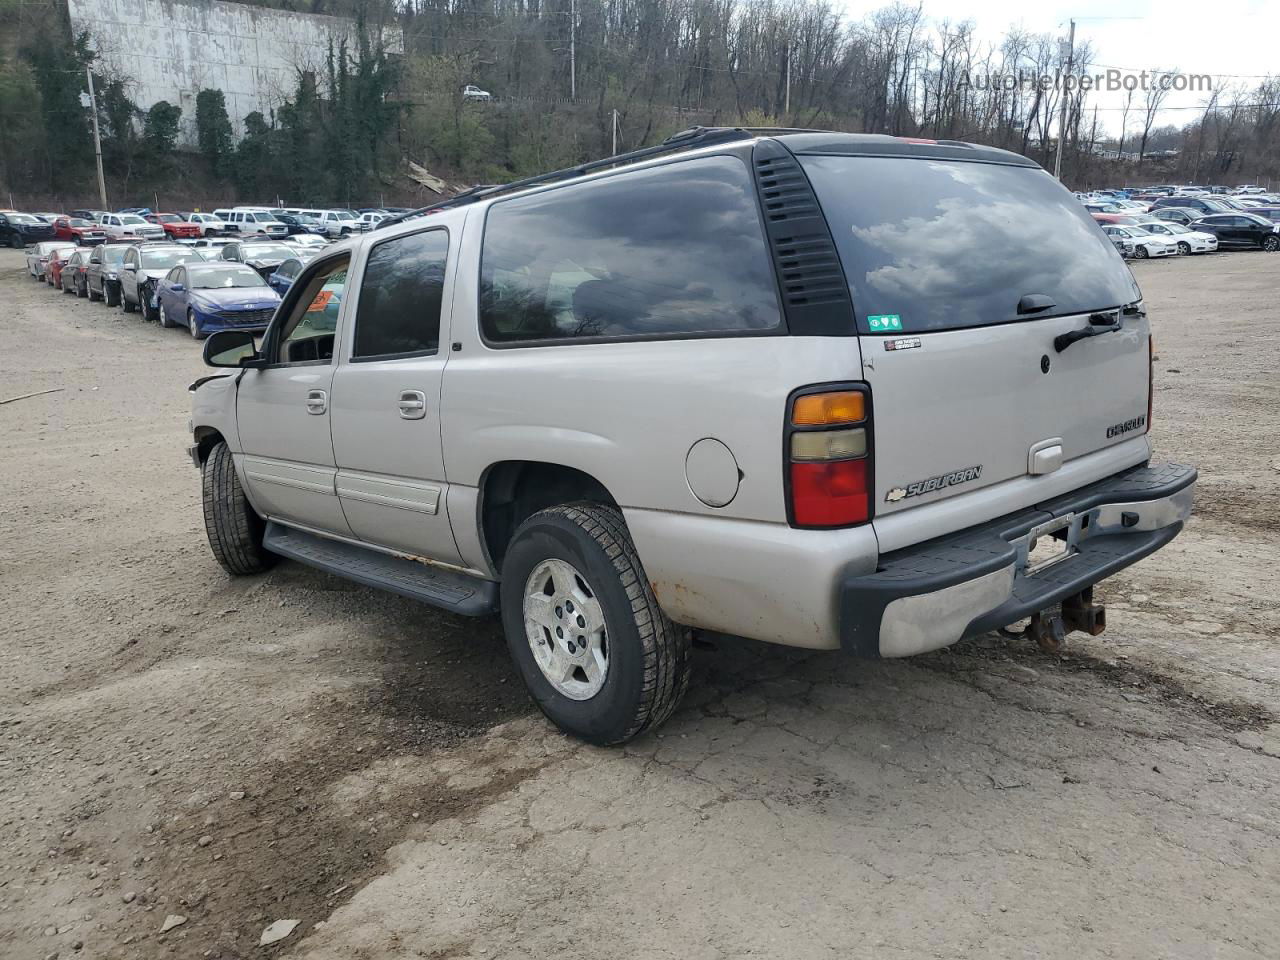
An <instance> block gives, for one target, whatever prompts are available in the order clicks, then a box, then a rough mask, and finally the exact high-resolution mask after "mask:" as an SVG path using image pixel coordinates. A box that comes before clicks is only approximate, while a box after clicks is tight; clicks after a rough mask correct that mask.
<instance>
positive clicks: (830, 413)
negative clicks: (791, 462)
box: [791, 390, 867, 427]
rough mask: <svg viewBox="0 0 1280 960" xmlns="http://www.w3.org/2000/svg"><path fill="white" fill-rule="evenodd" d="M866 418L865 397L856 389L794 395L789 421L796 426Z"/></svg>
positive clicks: (819, 424)
mask: <svg viewBox="0 0 1280 960" xmlns="http://www.w3.org/2000/svg"><path fill="white" fill-rule="evenodd" d="M866 418H867V404H866V398H865V397H864V396H863V395H862V394H861V393H859V392H857V391H856V390H841V391H839V392H838V393H810V394H808V395H806V396H803V397H796V399H795V402H794V403H792V405H791V422H792V423H793V424H794V425H795V426H797V427H821V426H827V425H828V424H835V423H858V422H860V421H862V420H865V419H866Z"/></svg>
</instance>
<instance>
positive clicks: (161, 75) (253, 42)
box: [67, 0, 403, 144]
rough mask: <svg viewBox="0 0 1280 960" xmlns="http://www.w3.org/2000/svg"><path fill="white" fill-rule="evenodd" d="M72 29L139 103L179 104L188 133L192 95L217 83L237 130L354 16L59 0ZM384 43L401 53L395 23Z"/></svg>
mask: <svg viewBox="0 0 1280 960" xmlns="http://www.w3.org/2000/svg"><path fill="white" fill-rule="evenodd" d="M67 7H68V10H69V12H70V15H71V26H72V30H73V31H74V32H75V33H77V34H79V33H80V32H81V31H88V32H89V35H90V36H91V37H92V38H93V46H94V49H96V50H97V51H98V54H99V55H100V56H101V57H102V60H103V62H104V64H105V66H106V67H107V72H109V73H114V74H116V75H119V76H121V77H125V78H128V87H129V95H130V97H132V98H133V100H134V101H135V102H136V103H137V104H138V106H140V107H141V108H142V109H143V110H146V109H147V108H148V107H150V106H151V105H152V104H154V103H156V102H157V101H160V100H168V101H169V102H170V103H173V104H177V105H178V106H180V107H181V108H182V129H183V140H184V141H185V142H186V143H188V144H190V143H194V142H195V118H196V94H197V93H199V92H200V91H201V90H202V89H205V88H211V89H215V90H221V91H222V92H223V94H224V95H225V96H226V100H227V113H228V114H229V115H230V117H231V125H232V127H233V128H234V130H235V134H236V136H237V137H239V136H241V135H242V133H243V132H244V118H245V115H246V114H249V113H252V112H253V111H254V110H259V111H261V112H262V113H263V115H264V116H269V111H270V110H271V109H272V108H274V107H276V106H277V105H279V103H280V102H281V101H282V100H284V99H285V98H287V97H288V96H290V95H291V94H292V93H293V92H294V90H295V89H296V88H297V84H298V74H299V72H300V71H306V70H310V71H314V72H315V73H316V75H317V78H323V77H324V75H325V60H326V57H327V56H328V51H329V41H330V39H332V41H333V44H334V47H335V49H336V47H337V45H338V42H339V40H340V39H342V38H343V37H348V38H349V40H348V48H349V49H350V50H352V51H354V50H355V48H356V43H355V22H354V21H352V20H349V19H346V18H344V17H325V16H315V15H311V14H302V13H286V12H284V11H280V10H268V9H264V8H262V7H249V6H245V5H243V4H239V3H222V2H219V0H67ZM383 36H384V41H383V42H384V44H385V46H386V48H387V49H388V50H389V51H391V52H395V53H400V52H403V40H402V37H401V35H400V32H399V30H398V29H394V30H387V31H385V32H384V34H383Z"/></svg>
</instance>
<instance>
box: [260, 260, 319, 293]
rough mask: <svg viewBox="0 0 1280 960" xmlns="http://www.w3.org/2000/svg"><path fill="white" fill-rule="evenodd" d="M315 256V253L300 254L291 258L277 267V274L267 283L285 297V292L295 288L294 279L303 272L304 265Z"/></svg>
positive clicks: (269, 278)
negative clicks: (292, 287)
mask: <svg viewBox="0 0 1280 960" xmlns="http://www.w3.org/2000/svg"><path fill="white" fill-rule="evenodd" d="M314 256H315V254H314V253H299V254H298V255H297V256H296V257H291V258H290V259H288V260H286V261H285V262H284V263H282V264H280V266H278V267H276V269H275V272H274V273H272V274H271V276H269V277H267V283H268V284H269V285H270V287H271V289H272V290H274V291H275V292H276V293H278V294H280V296H282V297H283V296H284V294H285V291H286V290H288V289H289V288H290V287H291V286H293V281H294V279H295V278H296V277H297V276H298V274H299V273H301V272H302V266H303V264H305V263H306V262H307V261H308V260H310V259H311V258H312V257H314Z"/></svg>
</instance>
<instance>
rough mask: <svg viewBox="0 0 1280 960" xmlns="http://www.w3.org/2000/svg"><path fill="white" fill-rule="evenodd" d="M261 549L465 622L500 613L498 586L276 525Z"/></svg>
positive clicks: (270, 529) (272, 523) (488, 581)
mask: <svg viewBox="0 0 1280 960" xmlns="http://www.w3.org/2000/svg"><path fill="white" fill-rule="evenodd" d="M262 545H263V547H265V548H266V549H267V550H270V551H271V552H272V553H278V554H280V556H282V557H288V558H289V559H291V560H297V561H298V562H299V563H305V564H307V565H308V566H312V567H317V568H318V569H320V570H324V571H325V572H327V573H334V574H337V575H338V576H340V577H345V578H346V579H348V580H354V581H356V582H357V583H363V584H365V585H366V586H370V587H377V588H378V589H380V590H389V591H391V592H392V593H398V594H400V595H401V596H402V597H409V598H410V599H412V600H421V601H423V602H424V603H429V604H431V605H432V606H436V607H442V608H443V609H445V610H450V611H452V612H454V613H460V614H462V615H464V616H468V617H480V616H484V615H485V614H489V613H493V612H494V611H496V610H497V609H498V585H497V584H496V583H494V582H493V581H491V580H481V579H480V578H479V577H473V576H469V575H468V574H465V573H461V572H459V571H455V570H447V569H445V568H444V567H438V566H433V565H431V564H427V563H420V562H418V561H415V560H408V559H406V558H404V557H396V556H392V555H391V554H387V553H381V552H379V551H377V550H371V549H369V548H368V547H361V546H357V545H356V544H354V543H344V542H342V541H341V540H329V539H327V538H326V537H318V536H316V535H315V534H311V533H304V532H303V531H301V530H294V529H293V528H291V527H286V526H284V525H283V524H279V523H275V522H274V521H271V522H268V523H267V530H266V533H265V535H264V536H263V539H262Z"/></svg>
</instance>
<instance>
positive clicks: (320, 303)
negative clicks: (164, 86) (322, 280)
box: [307, 290, 333, 313]
mask: <svg viewBox="0 0 1280 960" xmlns="http://www.w3.org/2000/svg"><path fill="white" fill-rule="evenodd" d="M332 299H333V291H332V290H321V291H320V292H319V293H317V294H316V298H315V299H314V300H312V301H311V306H309V307H307V313H318V312H319V311H321V310H323V309H324V308H325V307H327V306H328V305H329V301H330V300H332Z"/></svg>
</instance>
